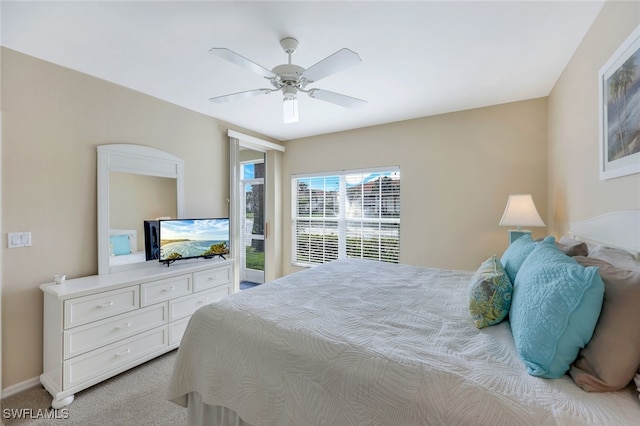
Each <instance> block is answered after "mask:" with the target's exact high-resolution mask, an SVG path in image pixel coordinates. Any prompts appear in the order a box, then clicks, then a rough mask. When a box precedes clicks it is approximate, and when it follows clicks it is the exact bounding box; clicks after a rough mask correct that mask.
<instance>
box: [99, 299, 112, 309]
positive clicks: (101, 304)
mask: <svg viewBox="0 0 640 426" xmlns="http://www.w3.org/2000/svg"><path fill="white" fill-rule="evenodd" d="M109 306H113V300H110V301H108V302H104V303H100V304H98V308H108V307H109Z"/></svg>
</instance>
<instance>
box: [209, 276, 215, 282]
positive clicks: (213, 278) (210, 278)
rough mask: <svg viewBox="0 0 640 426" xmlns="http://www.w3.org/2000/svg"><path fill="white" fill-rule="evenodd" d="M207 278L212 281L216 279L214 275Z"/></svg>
mask: <svg viewBox="0 0 640 426" xmlns="http://www.w3.org/2000/svg"><path fill="white" fill-rule="evenodd" d="M207 279H208V280H209V281H213V280H215V279H216V277H209V278H207Z"/></svg>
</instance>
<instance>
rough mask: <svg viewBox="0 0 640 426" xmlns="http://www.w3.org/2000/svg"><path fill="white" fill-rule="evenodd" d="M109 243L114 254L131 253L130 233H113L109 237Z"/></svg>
mask: <svg viewBox="0 0 640 426" xmlns="http://www.w3.org/2000/svg"><path fill="white" fill-rule="evenodd" d="M109 244H110V245H111V253H113V255H114V256H122V255H123V254H131V245H130V244H129V236H128V235H112V236H110V237H109Z"/></svg>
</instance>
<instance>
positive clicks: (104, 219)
mask: <svg viewBox="0 0 640 426" xmlns="http://www.w3.org/2000/svg"><path fill="white" fill-rule="evenodd" d="M183 175H184V163H183V161H182V160H181V159H179V158H177V157H174V156H173V155H171V154H168V153H166V152H163V151H159V150H157V149H154V148H149V147H145V146H141V145H129V144H114V145H102V146H99V147H98V273H99V274H107V273H111V272H117V271H122V270H127V269H133V268H139V267H144V266H147V261H146V257H145V251H144V249H145V247H144V221H145V220H153V219H156V218H159V217H171V218H179V217H184V186H183V185H184V184H183ZM150 262H155V263H157V260H156V261H150Z"/></svg>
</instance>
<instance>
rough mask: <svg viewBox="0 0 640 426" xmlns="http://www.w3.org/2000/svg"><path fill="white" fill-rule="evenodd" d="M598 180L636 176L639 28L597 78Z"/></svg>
mask: <svg viewBox="0 0 640 426" xmlns="http://www.w3.org/2000/svg"><path fill="white" fill-rule="evenodd" d="M598 78H599V94H600V96H599V98H600V99H599V110H600V179H601V180H603V179H612V178H617V177H620V176H625V175H630V174H633V173H640V26H638V27H637V28H636V29H635V30H634V31H633V32H632V33H631V35H630V36H629V37H628V38H627V39H626V40H625V41H624V43H622V45H621V46H620V47H619V48H618V49H617V50H616V51H615V53H614V54H613V55H612V56H611V58H610V59H609V60H608V61H607V63H606V64H604V66H603V67H602V68H601V69H600V72H599V75H598Z"/></svg>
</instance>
